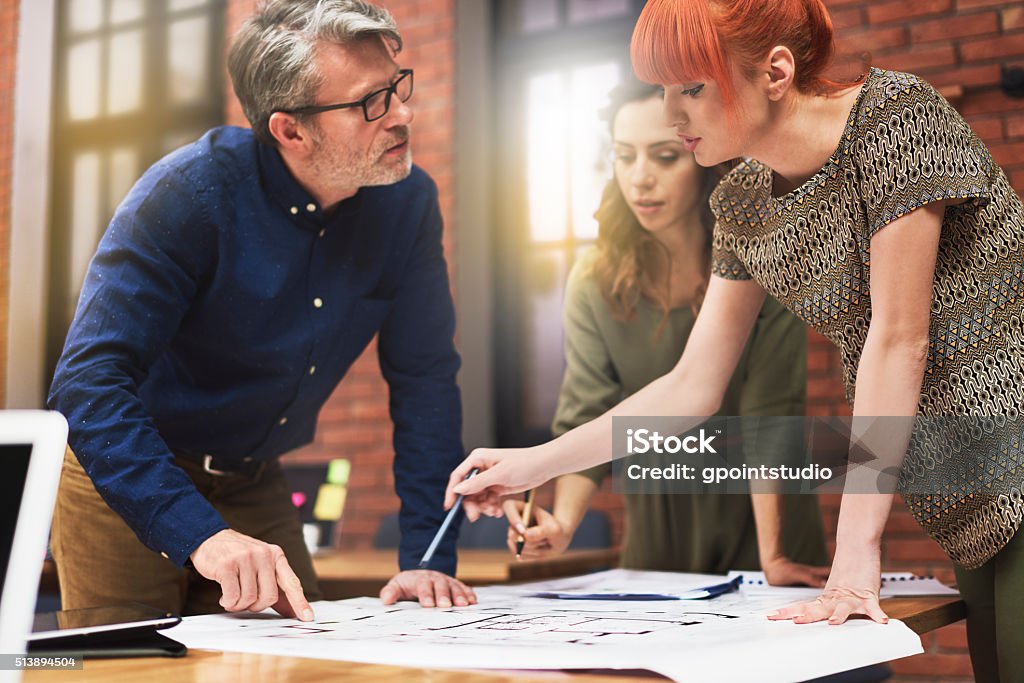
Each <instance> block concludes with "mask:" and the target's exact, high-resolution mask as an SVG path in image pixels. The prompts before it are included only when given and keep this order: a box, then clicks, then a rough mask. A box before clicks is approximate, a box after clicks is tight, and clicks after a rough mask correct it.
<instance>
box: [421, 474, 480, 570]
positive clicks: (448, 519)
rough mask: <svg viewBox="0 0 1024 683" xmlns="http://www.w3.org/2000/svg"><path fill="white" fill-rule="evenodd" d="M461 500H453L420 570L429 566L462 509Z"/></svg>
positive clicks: (424, 556) (425, 554)
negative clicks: (453, 503)
mask: <svg viewBox="0 0 1024 683" xmlns="http://www.w3.org/2000/svg"><path fill="white" fill-rule="evenodd" d="M479 471H480V470H479V469H477V468H475V467H474V468H473V469H472V470H470V472H469V474H467V475H466V479H469V478H470V477H472V476H473V475H475V474H476V473H477V472H479ZM462 498H463V496H461V495H460V496H459V497H458V498H456V499H455V505H452V509H451V510H449V511H448V516H447V517H445V518H444V521H443V522H441V528H440V529H438V530H437V533H436V534H434V540H433V541H431V542H430V547H428V548H427V552H425V553H423V559H422V560H420V567H419V568H420V569H426V568H427V567H428V566H429V565H430V560H431V559H432V558H433V557H434V551H435V550H437V546H438V545H440V543H441V539H442V538H444V535H445V533H447V531H448V527H450V526H451V524H452V520H453V519H455V515H456V513H457V512H458V511H459V508H461V507H462Z"/></svg>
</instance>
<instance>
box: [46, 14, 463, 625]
mask: <svg viewBox="0 0 1024 683" xmlns="http://www.w3.org/2000/svg"><path fill="white" fill-rule="evenodd" d="M401 47H402V41H401V38H400V36H399V34H398V31H397V29H396V27H395V24H394V21H393V19H392V18H391V16H390V15H389V14H388V13H387V12H386V11H385V10H383V9H381V8H378V7H375V6H373V5H370V4H368V3H366V2H361V1H359V0H275V1H273V2H270V3H269V4H266V5H265V6H264V7H263V8H262V9H261V10H259V12H258V14H257V15H256V16H254V17H252V18H251V19H249V20H248V21H247V22H246V23H245V24H244V25H243V26H242V27H241V29H240V30H239V32H238V34H237V35H236V37H235V40H234V43H233V45H232V47H231V51H230V54H229V57H228V67H229V71H230V74H231V79H232V82H233V84H234V88H235V92H236V94H237V96H238V99H239V100H240V102H241V104H242V108H243V110H244V111H245V114H246V116H247V118H248V119H249V122H250V123H251V125H252V130H249V129H241V128H232V127H221V128H215V129H213V130H211V131H210V132H208V133H207V134H206V135H205V136H203V137H202V138H201V139H200V140H198V141H197V142H195V143H192V144H190V145H187V146H186V147H184V148H182V149H179V150H177V151H176V152H174V153H172V154H171V155H169V156H167V157H166V158H164V159H162V160H161V161H159V162H157V163H156V164H155V165H154V166H153V167H152V168H150V169H149V170H148V171H147V172H146V173H145V174H144V175H143V176H142V178H141V179H140V180H139V182H138V183H137V184H136V185H135V187H134V188H132V190H131V192H129V194H128V196H127V197H126V198H125V200H124V202H123V203H122V204H121V206H120V207H119V208H118V210H117V212H116V213H115V215H114V218H113V220H112V221H111V224H110V226H109V228H108V229H107V232H106V234H105V235H104V237H103V239H102V241H101V243H100V246H99V249H98V251H97V253H96V256H95V258H94V259H93V262H92V264H91V265H90V268H89V272H88V275H87V277H86V281H85V284H84V286H83V290H82V295H81V299H80V301H79V304H78V310H77V313H76V315H75V319H74V322H73V323H72V326H71V330H70V332H69V334H68V339H67V342H66V345H65V348H64V353H63V355H62V357H61V360H60V363H59V364H58V367H57V371H56V376H55V377H54V381H53V386H52V388H51V391H50V399H49V404H50V406H51V407H53V408H54V409H57V410H60V411H61V412H62V413H64V414H65V415H66V416H67V418H68V421H69V423H70V424H71V431H70V436H69V452H68V455H67V457H66V459H65V464H64V470H63V474H62V480H61V490H60V494H59V496H58V498H59V500H58V504H57V509H56V513H55V516H54V529H53V551H54V557H55V559H56V561H57V567H58V573H59V578H60V583H61V596H62V600H63V606H64V608H65V609H73V608H79V607H89V606H94V605H103V604H114V603H124V602H131V601H136V602H142V603H147V604H151V605H154V606H156V607H160V608H162V609H166V610H169V611H173V612H177V613H184V614H195V613H203V612H211V611H218V610H220V609H226V610H229V611H239V610H253V611H259V610H263V609H266V608H267V607H273V608H274V609H276V610H277V611H278V612H280V613H282V614H285V615H295V616H297V617H299V618H300V619H303V620H309V619H312V618H313V613H312V610H311V609H310V606H309V603H308V602H307V599H308V600H313V599H315V598H317V597H318V595H319V594H318V590H317V587H316V577H315V575H314V573H313V567H312V562H311V561H310V557H309V553H308V552H307V550H306V548H305V545H304V543H303V539H302V530H301V526H300V523H299V518H298V515H297V513H296V510H295V509H294V507H293V506H292V504H291V500H290V495H289V491H288V488H287V484H286V482H285V480H284V478H283V475H282V473H281V470H280V466H279V465H278V456H280V455H282V454H283V453H285V452H287V451H289V450H292V449H294V448H297V447H299V446H302V445H304V444H307V443H309V442H310V441H312V439H313V435H314V431H315V427H316V420H317V414H318V412H319V411H320V408H321V407H322V406H323V404H324V402H325V401H326V400H327V398H328V397H329V396H330V394H331V393H332V391H333V390H334V388H335V386H336V385H337V384H338V382H339V381H340V380H341V378H342V377H343V376H344V375H345V373H346V371H347V370H348V368H349V367H350V366H351V364H352V363H353V362H354V361H355V359H356V358H357V357H358V356H359V355H360V353H361V352H362V351H363V349H364V348H366V346H367V345H368V344H369V342H370V341H371V339H372V338H373V337H374V335H375V334H378V333H379V337H378V342H377V350H378V355H379V359H380V365H381V369H382V371H383V374H384V377H385V379H386V380H387V382H388V385H389V390H390V407H391V417H392V420H393V422H394V450H395V460H394V473H395V488H396V490H397V493H398V496H399V498H400V499H401V513H400V523H401V528H402V541H401V545H400V548H399V566H400V569H401V570H403V571H400V573H399V574H397V575H396V576H395V578H393V579H392V580H391V581H390V582H389V583H388V585H387V586H385V588H384V589H383V590H382V591H381V597H382V598H383V599H384V601H385V602H387V603H391V602H395V601H396V600H401V599H413V600H416V599H418V600H419V601H420V603H421V604H422V605H424V606H435V605H437V606H441V607H447V606H450V605H453V604H454V605H466V604H471V603H473V602H475V601H476V599H475V597H474V595H473V592H472V591H471V590H470V589H469V588H468V587H466V586H464V585H463V584H462V583H460V582H459V581H457V580H455V579H454V578H452V575H453V574H454V571H455V548H454V545H455V536H456V534H455V533H451V534H449V535H448V536H447V537H446V538H445V540H444V542H443V543H442V545H441V547H440V548H439V550H438V551H437V552H436V554H435V555H434V561H433V562H432V563H431V565H430V567H431V569H430V570H417V569H415V567H417V565H418V562H419V560H420V557H421V555H422V554H423V552H424V550H425V549H426V548H427V546H428V545H429V544H430V541H431V540H432V537H433V534H434V533H435V531H436V530H437V529H438V527H439V526H440V524H441V521H442V517H443V512H444V511H443V509H442V499H443V494H444V488H445V483H446V481H447V477H448V473H449V472H450V471H451V470H452V469H453V468H454V467H455V465H457V464H458V462H459V461H460V460H461V459H462V456H463V451H462V446H461V441H460V430H461V407H460V402H459V393H458V389H457V387H456V384H455V374H456V372H457V370H458V367H459V357H458V355H457V353H456V352H455V349H454V346H453V341H452V337H453V333H454V311H453V306H452V301H451V295H450V292H449V288H448V279H447V268H446V264H445V260H444V256H443V253H442V246H441V216H440V211H439V208H438V201H437V190H436V187H435V186H434V184H433V182H432V181H431V180H430V178H429V177H428V176H427V175H426V174H425V173H424V172H423V171H422V170H420V169H418V168H414V167H413V166H412V161H411V156H410V151H409V124H410V123H411V121H412V119H413V112H412V110H411V109H410V107H409V105H408V104H407V102H408V101H409V99H410V97H411V96H412V91H413V73H412V70H411V69H402V68H399V67H398V65H397V64H396V63H395V57H396V56H397V54H398V52H399V51H400V49H401ZM354 461H355V468H356V471H357V472H358V469H359V467H360V466H361V465H362V464H363V462H362V461H361V460H360V456H359V454H355V458H354Z"/></svg>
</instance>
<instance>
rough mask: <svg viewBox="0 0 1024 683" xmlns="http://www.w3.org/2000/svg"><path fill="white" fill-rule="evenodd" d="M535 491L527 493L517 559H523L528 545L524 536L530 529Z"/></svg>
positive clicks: (531, 490) (518, 538) (517, 539)
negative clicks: (524, 548) (524, 547)
mask: <svg viewBox="0 0 1024 683" xmlns="http://www.w3.org/2000/svg"><path fill="white" fill-rule="evenodd" d="M533 498H534V495H533V489H530V490H529V491H527V492H526V509H525V510H523V522H522V524H521V525H520V531H519V536H518V537H517V538H516V559H517V560H521V559H523V545H525V544H526V538H525V537H524V536H523V534H525V533H526V530H527V529H528V528H529V527H530V513H531V512H532V511H533Z"/></svg>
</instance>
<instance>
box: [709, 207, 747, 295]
mask: <svg viewBox="0 0 1024 683" xmlns="http://www.w3.org/2000/svg"><path fill="white" fill-rule="evenodd" d="M735 245H736V238H735V236H734V235H732V234H730V233H727V232H725V231H724V230H722V228H721V225H720V224H719V223H718V222H717V221H716V222H715V230H714V232H713V233H712V236H711V274H712V275H717V276H718V277H722V278H725V279H726V280H750V279H751V277H750V273H748V272H747V267H746V266H745V265H743V261H741V260H740V258H739V256H737V255H736V251H735V250H734V248H735Z"/></svg>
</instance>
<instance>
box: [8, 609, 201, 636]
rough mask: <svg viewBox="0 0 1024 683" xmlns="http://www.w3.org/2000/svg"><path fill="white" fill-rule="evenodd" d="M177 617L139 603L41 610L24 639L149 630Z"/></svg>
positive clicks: (165, 624) (173, 621) (176, 622)
mask: <svg viewBox="0 0 1024 683" xmlns="http://www.w3.org/2000/svg"><path fill="white" fill-rule="evenodd" d="M180 621H181V617H178V616H175V615H173V614H169V613H167V612H164V611H162V610H158V609H156V608H155V607H149V606H146V605H139V604H129V605H119V606H117V607H89V608H86V609H72V610H61V611H59V612H42V613H40V614H37V615H36V616H35V620H34V622H33V623H32V633H30V634H29V636H28V640H29V642H31V643H37V642H39V641H43V640H48V639H51V638H66V637H68V636H80V635H94V634H97V633H104V632H115V631H116V632H120V633H125V634H127V633H128V632H130V631H152V630H159V629H164V628H170V627H171V626H175V625H176V624H178V623H179V622H180Z"/></svg>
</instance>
